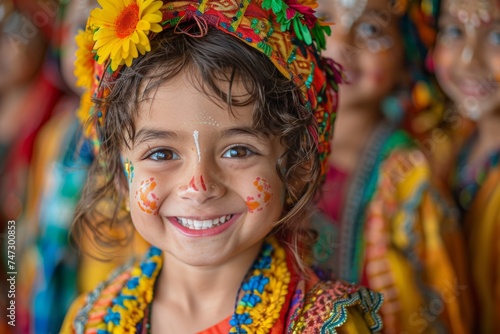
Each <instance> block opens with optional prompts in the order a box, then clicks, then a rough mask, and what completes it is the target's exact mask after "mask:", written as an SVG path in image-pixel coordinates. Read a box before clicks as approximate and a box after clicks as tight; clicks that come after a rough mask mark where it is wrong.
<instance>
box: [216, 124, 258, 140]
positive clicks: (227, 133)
mask: <svg viewBox="0 0 500 334" xmlns="http://www.w3.org/2000/svg"><path fill="white" fill-rule="evenodd" d="M238 135H246V136H252V137H256V138H257V139H262V138H263V137H267V136H266V135H265V134H264V133H263V132H262V131H258V130H256V129H255V128H253V127H241V128H230V129H227V130H224V131H222V134H221V136H220V137H221V138H229V137H233V136H238Z"/></svg>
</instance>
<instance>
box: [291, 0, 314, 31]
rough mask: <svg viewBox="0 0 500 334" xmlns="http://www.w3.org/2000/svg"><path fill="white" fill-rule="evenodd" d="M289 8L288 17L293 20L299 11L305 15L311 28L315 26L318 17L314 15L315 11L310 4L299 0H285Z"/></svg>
mask: <svg viewBox="0 0 500 334" xmlns="http://www.w3.org/2000/svg"><path fill="white" fill-rule="evenodd" d="M285 3H286V4H287V5H288V7H289V8H287V10H286V18H287V19H288V20H291V19H292V18H293V17H294V16H295V13H299V14H301V15H302V16H303V17H304V20H305V21H306V24H307V26H308V27H309V28H311V29H312V28H313V27H314V25H315V24H316V21H317V18H316V16H315V15H314V13H315V11H314V9H312V8H311V7H309V6H306V5H302V4H300V3H299V2H298V1H297V0H285Z"/></svg>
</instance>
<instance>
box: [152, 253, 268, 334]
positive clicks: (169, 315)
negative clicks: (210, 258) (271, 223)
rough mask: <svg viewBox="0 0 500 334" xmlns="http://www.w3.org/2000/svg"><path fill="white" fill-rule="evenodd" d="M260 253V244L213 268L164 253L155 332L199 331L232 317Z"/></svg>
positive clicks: (155, 315) (156, 302) (155, 301)
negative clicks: (242, 285)
mask: <svg viewBox="0 0 500 334" xmlns="http://www.w3.org/2000/svg"><path fill="white" fill-rule="evenodd" d="M259 251H260V244H259V245H258V247H256V248H253V249H251V250H250V251H247V252H245V253H242V254H240V255H238V256H237V257H233V258H232V259H230V260H229V261H227V262H226V263H223V264H221V265H218V266H213V267H208V266H203V267H202V266H200V267H196V266H190V265H186V264H185V263H181V262H180V261H179V260H178V259H175V258H173V257H172V256H169V254H165V253H164V263H163V269H162V271H161V273H160V276H159V277H158V284H157V289H156V291H155V297H154V304H153V319H152V328H154V332H153V333H193V332H198V331H202V330H204V329H207V328H209V327H211V326H213V325H215V324H217V323H219V322H220V321H222V320H224V319H226V318H227V317H229V316H230V315H232V314H233V313H234V311H235V308H234V306H235V299H236V294H237V293H238V291H239V289H240V285H241V283H242V282H243V280H244V278H245V276H246V274H247V271H248V268H250V266H251V265H252V263H253V261H254V260H255V258H256V257H257V256H258V253H259ZM155 319H156V320H155ZM163 326H167V327H163ZM165 328H168V330H166V329H165Z"/></svg>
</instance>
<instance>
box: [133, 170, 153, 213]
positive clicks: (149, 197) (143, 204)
mask: <svg viewBox="0 0 500 334" xmlns="http://www.w3.org/2000/svg"><path fill="white" fill-rule="evenodd" d="M155 188H156V181H155V180H154V178H150V179H149V180H145V181H142V182H141V185H140V188H139V190H138V191H136V192H135V198H136V199H137V205H138V206H139V209H141V211H143V212H145V213H149V214H154V215H155V216H156V215H157V214H158V203H157V202H158V197H157V196H156V195H155V194H154V193H153V190H154V189H155Z"/></svg>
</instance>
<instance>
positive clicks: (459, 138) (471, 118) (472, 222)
mask: <svg viewBox="0 0 500 334" xmlns="http://www.w3.org/2000/svg"><path fill="white" fill-rule="evenodd" d="M440 13H441V14H440V16H439V26H438V31H439V34H438V39H437V42H436V46H435V50H434V53H433V56H434V57H433V58H434V63H435V70H436V76H437V78H438V80H439V83H440V84H441V86H442V88H443V90H444V91H445V93H446V94H447V96H448V97H449V98H450V99H451V100H452V102H453V103H454V109H455V114H452V113H450V116H449V118H448V122H447V125H448V128H449V129H450V134H451V136H450V137H449V138H451V144H452V146H451V147H452V152H455V153H456V155H455V156H454V157H452V158H450V159H449V161H448V163H449V164H448V163H447V165H448V166H449V167H448V168H447V169H445V170H447V173H446V175H447V179H448V180H449V181H450V183H451V188H452V190H453V193H454V195H455V199H456V201H457V203H458V205H459V207H460V209H461V212H462V224H463V225H462V226H463V231H464V235H465V238H466V242H467V255H468V260H469V265H470V271H471V275H472V283H473V288H474V289H473V290H474V295H475V297H476V298H475V299H476V300H475V302H476V305H475V310H477V312H476V314H477V319H476V320H477V326H478V327H477V328H476V331H478V332H481V333H497V332H499V331H500V325H498V321H496V319H497V318H498V316H500V276H499V274H500V261H499V257H498V254H499V253H498V245H499V243H500V85H499V83H500V3H499V2H498V1H495V0H481V1H474V2H466V1H458V0H446V1H443V2H442V3H441V12H440ZM456 111H458V114H459V115H460V116H461V117H457V116H456V115H457V113H456ZM463 117H465V118H463ZM471 123H472V125H473V127H471V126H470V124H471ZM437 158H439V157H437ZM450 176H451V177H450Z"/></svg>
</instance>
